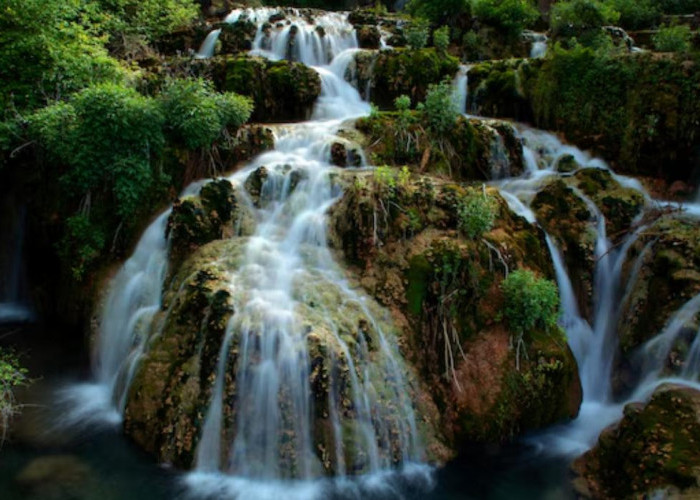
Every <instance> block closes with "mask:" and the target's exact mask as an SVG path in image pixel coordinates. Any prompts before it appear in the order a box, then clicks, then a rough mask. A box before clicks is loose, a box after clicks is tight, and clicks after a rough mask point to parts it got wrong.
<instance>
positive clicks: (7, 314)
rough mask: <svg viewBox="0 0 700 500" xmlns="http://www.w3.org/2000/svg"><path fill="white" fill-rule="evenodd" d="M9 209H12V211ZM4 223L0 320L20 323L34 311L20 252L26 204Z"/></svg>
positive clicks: (0, 255) (22, 242) (0, 252)
mask: <svg viewBox="0 0 700 500" xmlns="http://www.w3.org/2000/svg"><path fill="white" fill-rule="evenodd" d="M11 212H14V210H13V211H11ZM17 212H18V213H16V214H12V215H13V217H12V218H11V219H9V220H8V219H4V220H3V222H5V223H6V224H7V226H6V227H5V228H2V232H0V236H2V240H1V241H3V242H4V244H3V248H2V249H0V264H2V268H1V270H2V273H1V274H0V279H1V280H2V281H0V324H3V323H21V322H25V321H29V320H31V319H32V317H33V314H32V310H31V308H30V306H29V305H28V303H27V302H28V300H27V295H28V293H27V290H25V288H26V283H25V276H24V262H23V258H22V252H23V247H24V226H25V220H26V215H27V214H26V208H24V207H21V208H20V209H19V210H17Z"/></svg>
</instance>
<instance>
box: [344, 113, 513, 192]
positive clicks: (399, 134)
mask: <svg viewBox="0 0 700 500" xmlns="http://www.w3.org/2000/svg"><path fill="white" fill-rule="evenodd" d="M422 119H423V118H422V115H421V114H420V113H419V112H413V113H412V114H411V115H410V121H409V122H408V123H404V121H405V120H404V119H402V117H401V116H400V115H399V114H397V113H393V112H382V113H378V114H376V115H373V116H370V117H367V118H362V119H360V120H358V122H357V128H358V130H359V131H361V132H362V133H364V134H365V136H366V137H365V140H364V143H365V144H366V145H367V146H368V148H367V153H368V157H369V161H370V163H372V164H375V165H395V166H401V165H409V166H410V167H411V169H412V170H414V171H421V172H425V173H431V174H435V175H441V176H446V177H449V178H451V179H454V180H458V181H468V180H492V179H500V178H503V177H510V176H517V175H519V174H521V173H522V168H523V156H522V155H523V153H522V144H521V143H520V140H519V139H518V138H517V137H516V136H515V131H514V129H513V127H512V126H511V125H510V124H508V123H505V122H499V121H495V120H490V121H485V120H469V119H467V118H465V117H462V116H460V117H458V118H457V120H456V121H455V123H454V126H453V127H452V128H451V129H450V130H449V131H448V132H447V133H445V134H440V135H435V134H433V133H431V132H430V131H429V130H427V129H426V127H424V126H423V124H422Z"/></svg>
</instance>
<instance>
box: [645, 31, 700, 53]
mask: <svg viewBox="0 0 700 500" xmlns="http://www.w3.org/2000/svg"><path fill="white" fill-rule="evenodd" d="M692 36H693V34H692V33H691V31H690V27H688V26H685V25H680V26H663V27H661V29H660V30H659V32H658V33H656V34H655V35H654V38H653V42H654V48H655V49H656V50H658V51H659V52H688V50H690V40H691V38H692Z"/></svg>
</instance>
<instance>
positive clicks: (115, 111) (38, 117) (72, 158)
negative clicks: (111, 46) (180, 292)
mask: <svg viewBox="0 0 700 500" xmlns="http://www.w3.org/2000/svg"><path fill="white" fill-rule="evenodd" d="M29 125H30V131H31V133H32V134H33V136H35V137H37V138H38V140H39V142H40V144H41V145H42V146H43V147H44V148H45V150H46V151H47V153H48V154H49V156H50V157H52V158H55V159H57V160H59V161H60V162H61V163H62V164H63V165H65V166H67V167H68V169H67V171H66V172H65V173H64V174H63V176H62V177H61V182H62V183H63V184H64V186H65V187H66V188H67V190H68V192H69V193H71V194H72V195H73V196H75V197H78V198H79V199H80V198H82V197H85V196H88V195H91V194H95V195H97V194H100V193H102V192H103V191H105V190H107V192H108V193H110V197H111V198H112V199H113V200H114V206H115V208H116V212H117V214H118V215H119V217H122V218H128V217H130V216H132V215H134V214H135V213H136V212H137V211H138V210H139V209H144V208H146V206H148V205H149V204H148V203H145V202H146V201H147V199H148V198H149V193H150V192H151V189H153V187H154V185H155V184H157V183H158V182H160V181H161V180H162V179H161V177H160V173H159V172H158V171H157V170H156V169H154V168H152V167H151V159H152V158H154V157H158V156H159V154H160V152H161V150H162V147H163V145H164V135H163V114H162V113H161V110H160V107H159V106H158V103H157V102H156V101H155V100H154V99H149V98H146V97H143V96H141V95H139V94H138V93H137V92H136V91H135V90H133V89H130V88H126V87H122V86H118V85H113V84H103V85H98V86H94V87H90V88H87V89H85V90H83V91H81V92H79V93H77V94H75V95H74V96H73V97H72V98H71V99H70V101H69V102H67V103H57V104H54V105H52V106H48V107H46V108H44V109H42V110H40V111H38V112H36V113H35V114H34V115H32V116H31V117H30V118H29Z"/></svg>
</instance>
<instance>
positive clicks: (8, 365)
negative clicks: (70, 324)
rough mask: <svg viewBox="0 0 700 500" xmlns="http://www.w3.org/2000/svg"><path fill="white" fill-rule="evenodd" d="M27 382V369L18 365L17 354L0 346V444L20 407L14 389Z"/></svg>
mask: <svg viewBox="0 0 700 500" xmlns="http://www.w3.org/2000/svg"><path fill="white" fill-rule="evenodd" d="M28 382H29V379H28V378H27V370H26V369H25V368H23V367H22V366H21V365H20V363H19V360H18V359H17V356H16V355H15V354H14V353H13V352H11V351H8V350H6V349H3V348H0V444H1V443H2V442H3V441H4V440H5V437H6V436H7V431H8V429H9V424H10V420H11V419H12V417H14V416H15V415H16V414H17V413H18V412H19V409H20V407H19V406H18V405H17V403H16V402H15V396H14V390H15V389H16V388H17V387H19V386H22V385H26V384H27V383H28Z"/></svg>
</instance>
